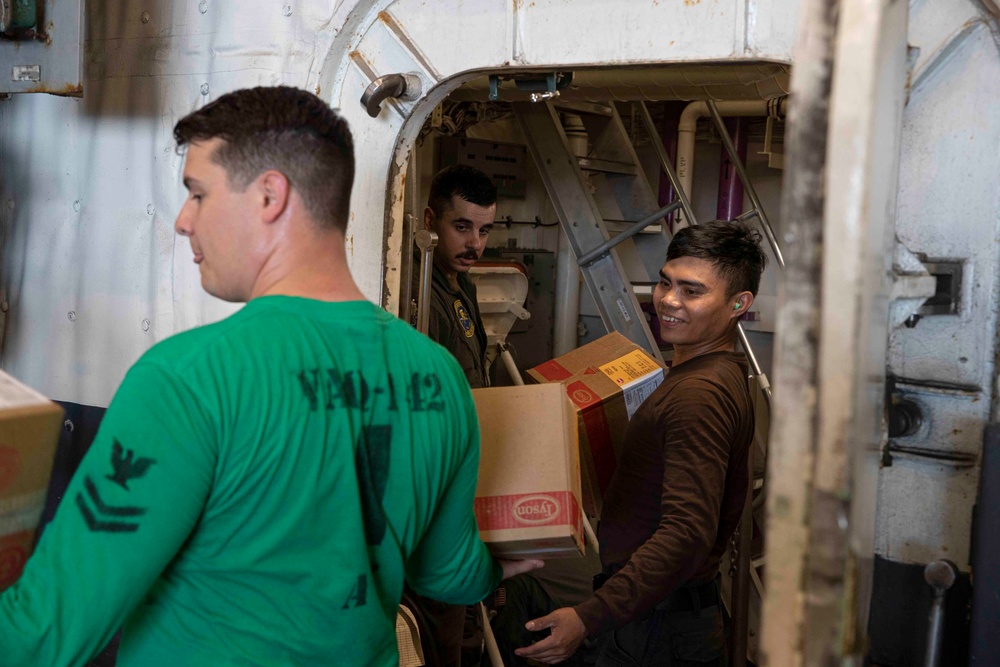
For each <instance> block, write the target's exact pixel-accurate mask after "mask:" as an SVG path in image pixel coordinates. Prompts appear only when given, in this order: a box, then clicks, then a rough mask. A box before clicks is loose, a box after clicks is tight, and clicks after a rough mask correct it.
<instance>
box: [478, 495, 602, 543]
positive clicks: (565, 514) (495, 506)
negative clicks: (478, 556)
mask: <svg viewBox="0 0 1000 667" xmlns="http://www.w3.org/2000/svg"><path fill="white" fill-rule="evenodd" d="M474 508H475V512H476V523H478V524H479V530H481V531H485V530H504V529H509V528H536V527H541V526H573V527H575V528H576V530H577V532H578V533H582V532H583V520H582V515H581V513H580V505H579V504H578V503H577V502H576V498H575V497H574V496H573V494H572V493H571V492H569V491H552V492H549V493H516V494H512V495H508V496H485V497H483V498H476V501H475V504H474Z"/></svg>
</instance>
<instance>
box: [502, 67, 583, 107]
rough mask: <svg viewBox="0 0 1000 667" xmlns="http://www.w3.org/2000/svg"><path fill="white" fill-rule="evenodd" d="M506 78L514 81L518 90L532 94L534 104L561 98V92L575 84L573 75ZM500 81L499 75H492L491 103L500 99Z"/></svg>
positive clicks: (558, 74)
mask: <svg viewBox="0 0 1000 667" xmlns="http://www.w3.org/2000/svg"><path fill="white" fill-rule="evenodd" d="M504 78H505V79H513V81H514V85H515V86H517V89H518V90H523V91H525V92H530V93H531V95H530V96H529V97H530V99H531V101H532V102H543V101H545V100H551V99H554V98H556V97H559V91H560V90H562V89H563V88H565V87H566V86H568V85H569V84H571V83H572V82H573V73H572V72H548V73H546V74H544V75H543V76H542V77H541V78H539V77H537V76H530V77H524V76H517V77H504ZM500 80H501V78H500V75H499V74H491V75H490V102H496V101H498V100H499V99H500Z"/></svg>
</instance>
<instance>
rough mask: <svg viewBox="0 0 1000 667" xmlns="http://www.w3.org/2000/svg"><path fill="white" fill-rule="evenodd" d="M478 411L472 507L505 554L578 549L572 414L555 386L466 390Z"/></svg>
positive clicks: (486, 538)
mask: <svg viewBox="0 0 1000 667" xmlns="http://www.w3.org/2000/svg"><path fill="white" fill-rule="evenodd" d="M472 395H473V398H474V399H475V402H476V412H477V414H478V416H479V428H480V440H481V445H480V457H479V485H478V487H477V489H476V500H475V513H476V522H477V523H478V525H479V533H480V537H481V538H482V540H483V542H485V543H486V545H487V546H488V547H489V548H490V551H491V552H492V553H493V554H494V555H496V556H499V557H504V558H526V557H546V558H552V557H561V556H579V555H580V554H582V553H583V549H584V546H583V514H582V511H581V501H580V459H579V447H578V445H577V429H576V416H575V413H574V411H573V410H572V408H571V406H570V405H569V402H568V401H567V400H566V394H565V391H564V390H563V388H562V387H561V386H560V385H531V386H522V387H494V388H487V389H475V390H473V392H472Z"/></svg>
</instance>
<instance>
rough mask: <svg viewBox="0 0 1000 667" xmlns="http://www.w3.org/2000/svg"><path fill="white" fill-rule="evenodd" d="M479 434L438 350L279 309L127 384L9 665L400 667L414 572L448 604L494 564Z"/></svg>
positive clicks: (477, 586) (489, 577)
mask: <svg viewBox="0 0 1000 667" xmlns="http://www.w3.org/2000/svg"><path fill="white" fill-rule="evenodd" d="M478 443H479V433H478V426H477V422H476V414H475V410H474V407H473V404H472V398H471V394H470V392H469V388H468V384H467V383H466V381H465V378H464V376H463V373H462V371H461V369H460V368H459V367H458V365H457V364H456V363H455V361H454V359H452V358H451V356H450V355H449V354H448V353H447V352H446V351H445V350H444V349H442V348H441V347H440V346H438V345H436V344H434V343H432V342H431V341H430V340H428V339H427V338H425V337H423V336H421V335H419V334H417V333H416V332H415V331H413V330H412V329H411V328H410V327H409V326H407V325H406V324H405V323H403V322H402V321H400V320H398V319H396V318H395V317H393V316H391V315H389V314H387V313H385V312H383V311H381V310H380V309H378V308H376V307H375V306H374V305H372V304H370V303H367V302H348V303H325V302H319V301H312V300H307V299H300V298H294V297H278V296H275V297H263V298H259V299H255V300H254V301H252V302H250V303H249V304H247V306H246V307H245V308H244V309H242V310H241V311H240V312H239V313H237V314H235V315H233V316H232V317H230V318H228V319H226V320H224V321H222V322H220V323H217V324H214V325H210V326H206V327H201V328H198V329H195V330H192V331H189V332H186V333H183V334H179V335H177V336H174V337H172V338H170V339H168V340H166V341H163V342H162V343H160V344H158V345H156V346H155V347H154V348H153V349H151V350H150V351H149V352H148V353H147V354H145V355H144V356H143V357H142V359H141V360H140V361H139V362H138V363H136V365H135V366H134V367H133V368H132V369H131V370H130V371H129V373H128V375H127V377H126V378H125V380H124V382H123V383H122V386H121V387H120V388H119V390H118V392H117V394H116V396H115V398H114V400H113V401H112V403H111V405H110V407H109V408H108V411H107V413H106V415H105V417H104V420H103V422H102V424H101V428H100V430H99V432H98V434H97V437H96V439H95V441H94V443H93V445H92V446H91V449H90V450H89V452H88V454H87V456H86V457H85V458H84V460H83V462H82V463H81V465H80V468H79V470H78V471H77V473H76V475H75V477H74V478H73V480H72V482H71V483H70V486H69V489H68V491H67V493H66V495H65V496H64V499H63V501H62V503H61V505H60V507H59V510H58V511H57V513H56V516H55V519H54V520H53V521H52V523H51V524H50V525H49V526H48V528H47V529H46V530H45V533H44V535H43V537H42V539H41V541H40V543H39V545H38V549H37V551H36V553H35V554H34V555H33V556H32V558H31V559H30V560H29V561H28V563H27V565H26V567H25V570H24V574H23V575H22V577H21V579H20V580H19V581H18V582H17V583H16V584H15V585H14V586H12V587H11V588H10V589H8V590H7V591H5V592H4V593H3V594H2V595H0V656H2V658H0V662H2V664H4V665H7V666H8V667H20V666H29V665H30V666H32V667H34V666H38V665H45V666H46V667H59V666H61V665H82V664H85V663H86V661H87V660H89V659H90V658H91V657H92V656H93V655H94V654H95V653H96V652H97V651H98V650H100V648H101V647H102V646H103V645H104V644H105V643H106V642H107V641H108V639H109V638H110V637H111V635H112V634H113V633H114V632H115V630H116V629H117V628H118V627H119V626H120V625H121V624H122V623H124V632H123V635H122V641H121V646H120V650H119V657H118V664H119V665H120V667H129V666H133V665H135V666H141V667H160V666H163V667H176V666H177V665H185V666H191V667H198V666H202V665H204V666H209V665H210V666H212V667H218V666H221V665H268V666H277V665H396V664H398V656H397V650H396V640H395V616H396V609H397V605H398V601H399V597H400V593H401V591H402V587H403V581H404V579H405V580H406V581H407V582H409V584H410V585H411V586H412V587H413V588H414V589H415V590H416V591H417V592H419V593H421V594H423V595H427V596H429V597H433V598H435V599H439V600H443V601H447V602H453V603H463V604H464V603H473V602H475V601H478V600H480V599H482V598H484V597H485V596H486V595H487V594H488V593H489V592H490V591H491V590H492V589H493V588H494V587H495V586H496V585H497V583H498V582H499V579H500V568H499V565H498V564H497V563H496V562H495V561H494V560H493V559H492V558H491V557H490V556H489V554H488V552H487V550H486V548H485V546H484V545H483V544H482V542H480V540H479V537H478V531H477V528H476V523H475V519H474V516H473V512H472V506H473V496H474V494H475V489H476V478H477V471H478V460H479V448H478Z"/></svg>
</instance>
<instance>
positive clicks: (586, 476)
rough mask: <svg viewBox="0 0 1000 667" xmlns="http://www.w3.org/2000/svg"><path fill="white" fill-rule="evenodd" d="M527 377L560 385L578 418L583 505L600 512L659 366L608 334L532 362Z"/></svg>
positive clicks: (661, 371)
mask: <svg viewBox="0 0 1000 667" xmlns="http://www.w3.org/2000/svg"><path fill="white" fill-rule="evenodd" d="M528 377H529V378H530V379H532V380H534V381H536V382H543V383H551V382H562V383H564V384H565V386H566V395H567V396H568V397H569V399H570V401H572V403H573V405H574V406H575V407H576V411H577V417H578V422H579V434H580V467H581V470H582V493H583V506H584V509H585V510H586V512H587V513H588V514H591V515H593V516H600V510H601V504H602V503H601V500H602V498H603V495H604V492H605V491H607V489H608V486H609V485H610V483H611V477H612V476H613V475H614V471H615V468H616V467H617V461H618V457H619V456H620V455H621V449H622V447H623V446H624V441H625V430H626V428H627V426H628V422H629V420H630V419H631V418H632V416H633V415H634V414H635V412H636V410H638V409H639V406H640V405H642V403H643V402H644V401H645V400H646V399H647V398H648V397H649V396H650V394H652V393H653V391H655V390H656V388H657V387H658V386H660V384H661V383H662V382H663V377H664V369H663V367H662V366H661V365H660V364H659V363H658V362H657V361H656V360H655V359H653V358H652V357H650V356H649V355H648V354H646V352H645V351H644V350H643V349H642V348H640V347H639V346H638V345H636V344H635V343H633V342H632V341H630V340H629V339H627V338H626V337H625V336H623V335H621V334H619V333H610V334H608V335H607V336H603V337H601V338H599V339H597V340H596V341H593V342H592V343H588V344H587V345H584V346H582V347H579V348H577V349H576V350H573V351H572V352H569V353H567V354H565V355H563V356H561V357H558V358H556V359H553V360H551V361H547V362H545V363H544V364H540V365H539V366H536V367H535V368H533V369H531V370H529V371H528Z"/></svg>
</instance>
